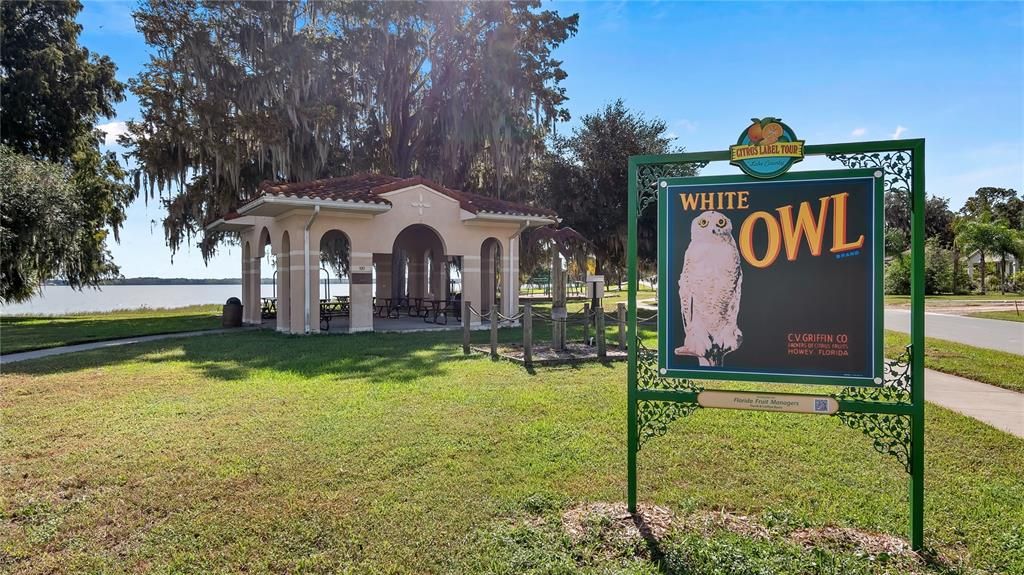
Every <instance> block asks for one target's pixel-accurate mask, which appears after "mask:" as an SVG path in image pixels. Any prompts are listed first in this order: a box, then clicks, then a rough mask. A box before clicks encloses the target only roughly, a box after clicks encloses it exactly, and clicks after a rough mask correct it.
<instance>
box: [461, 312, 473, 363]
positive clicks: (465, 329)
mask: <svg viewBox="0 0 1024 575" xmlns="http://www.w3.org/2000/svg"><path fill="white" fill-rule="evenodd" d="M469 308H470V305H469V300H462V353H464V354H466V355H469V321H470V317H469V315H470V313H472V312H470V311H469Z"/></svg>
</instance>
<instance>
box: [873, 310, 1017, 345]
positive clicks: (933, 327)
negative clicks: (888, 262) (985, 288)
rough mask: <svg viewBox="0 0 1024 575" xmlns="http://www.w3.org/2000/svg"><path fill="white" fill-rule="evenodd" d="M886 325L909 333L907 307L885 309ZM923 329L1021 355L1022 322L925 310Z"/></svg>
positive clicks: (929, 334)
mask: <svg viewBox="0 0 1024 575" xmlns="http://www.w3.org/2000/svg"><path fill="white" fill-rule="evenodd" d="M885 327H886V328H887V329H892V330H896V331H902V332H906V333H910V310H903V309H886V310H885ZM924 331H925V335H927V336H928V337H934V338H938V339H946V340H949V341H955V342H959V343H963V344H967V345H973V346H976V347H985V348H989V349H996V350H999V351H1006V352H1009V353H1016V354H1018V355H1024V323H1022V322H1018V321H1002V320H998V319H983V318H978V317H964V316H959V315H946V314H941V313H926V314H925V318H924Z"/></svg>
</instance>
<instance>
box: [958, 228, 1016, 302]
mask: <svg viewBox="0 0 1024 575" xmlns="http://www.w3.org/2000/svg"><path fill="white" fill-rule="evenodd" d="M1004 230H1006V226H1003V225H1000V224H995V223H992V222H991V221H989V217H988V214H982V216H981V217H980V218H977V219H970V220H961V221H959V222H957V226H956V238H955V239H954V243H955V244H956V245H957V246H959V247H960V248H962V249H963V250H964V251H965V252H966V253H970V252H972V251H977V252H979V254H980V255H981V293H982V294H984V293H985V254H986V253H992V252H998V251H999V250H1000V246H1001V245H1002V243H1001V238H1002V236H1003V235H1004Z"/></svg>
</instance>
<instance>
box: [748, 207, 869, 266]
mask: <svg viewBox="0 0 1024 575" xmlns="http://www.w3.org/2000/svg"><path fill="white" fill-rule="evenodd" d="M740 193H742V192H740ZM849 196H850V194H848V193H846V192H844V193H841V194H834V195H831V196H825V197H824V198H819V202H820V204H819V206H818V213H817V214H815V213H814V211H813V210H812V208H811V204H810V202H801V203H800V208H799V209H798V210H797V214H796V219H795V220H794V218H793V206H782V207H780V208H775V211H776V212H778V216H777V217H776V215H775V214H773V213H771V212H761V211H758V212H754V213H752V214H750V215H749V216H747V218H746V219H745V220H743V225H742V226H740V234H739V250H740V254H741V255H742V256H743V259H744V260H746V261H747V263H748V264H750V265H752V266H754V267H755V268H766V267H768V266H770V265H772V264H773V263H775V260H776V258H778V257H779V253H780V252H781V251H782V246H783V245H785V247H786V259H787V260H789V261H794V260H796V256H797V254H798V253H799V252H800V245H801V240H806V241H807V247H808V248H810V250H811V255H812V256H820V255H821V249H822V244H823V243H824V239H825V220H826V219H827V218H828V213H829V205H830V204H831V205H832V248H831V249H830V252H831V253H834V254H835V253H840V252H846V251H850V250H855V249H859V248H860V247H862V246H863V245H864V235H863V234H861V235H860V236H859V237H858V238H857V239H855V240H853V241H852V242H851V241H848V240H847V239H846V233H847V231H846V199H847V198H848V197H849ZM761 222H763V223H764V227H765V229H766V230H767V232H768V245H767V247H766V248H765V250H764V254H761V255H760V256H758V254H755V253H754V238H753V236H754V228H755V226H757V225H758V224H759V223H761Z"/></svg>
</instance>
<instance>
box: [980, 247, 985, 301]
mask: <svg viewBox="0 0 1024 575" xmlns="http://www.w3.org/2000/svg"><path fill="white" fill-rule="evenodd" d="M981 295H985V252H984V250H982V252H981Z"/></svg>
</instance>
